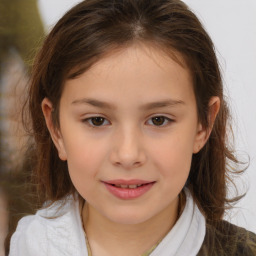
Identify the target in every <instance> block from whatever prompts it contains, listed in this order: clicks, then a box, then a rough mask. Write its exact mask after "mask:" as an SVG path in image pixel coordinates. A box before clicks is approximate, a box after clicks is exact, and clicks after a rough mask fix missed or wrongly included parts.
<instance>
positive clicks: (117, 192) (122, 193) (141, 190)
mask: <svg viewBox="0 0 256 256" xmlns="http://www.w3.org/2000/svg"><path fill="white" fill-rule="evenodd" d="M104 184H105V186H106V188H107V190H108V191H109V192H110V193H111V194H112V195H114V196H116V197H118V198H120V199H125V200H129V199H135V198H138V197H140V196H142V195H144V194H145V193H146V192H147V191H149V190H150V189H151V188H152V186H153V185H154V184H155V183H154V182H152V183H148V184H145V185H143V186H140V187H137V188H119V187H116V186H112V185H110V184H108V183H104Z"/></svg>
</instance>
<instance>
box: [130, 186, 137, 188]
mask: <svg viewBox="0 0 256 256" xmlns="http://www.w3.org/2000/svg"><path fill="white" fill-rule="evenodd" d="M129 188H137V185H129Z"/></svg>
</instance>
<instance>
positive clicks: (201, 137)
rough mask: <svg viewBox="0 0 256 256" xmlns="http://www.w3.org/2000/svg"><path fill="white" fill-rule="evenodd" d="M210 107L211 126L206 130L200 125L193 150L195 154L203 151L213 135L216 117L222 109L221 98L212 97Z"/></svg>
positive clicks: (209, 120)
mask: <svg viewBox="0 0 256 256" xmlns="http://www.w3.org/2000/svg"><path fill="white" fill-rule="evenodd" d="M208 106H209V111H208V122H209V126H208V127H206V128H204V127H203V126H202V124H201V123H199V124H198V129H197V135H196V140H195V143H194V148H193V153H195V154H196V153H198V152H199V151H200V150H201V148H203V146H204V145H205V143H206V142H207V140H208V138H209V136H210V134H211V131H212V128H213V125H214V122H215V119H216V116H217V114H218V112H219V109H220V98H219V97H217V96H214V97H212V98H211V99H210V101H209V104H208Z"/></svg>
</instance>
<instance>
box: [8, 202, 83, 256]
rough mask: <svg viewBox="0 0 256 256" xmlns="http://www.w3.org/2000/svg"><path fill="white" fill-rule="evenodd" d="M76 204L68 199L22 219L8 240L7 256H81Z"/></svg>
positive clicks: (79, 226) (79, 227)
mask: <svg viewBox="0 0 256 256" xmlns="http://www.w3.org/2000/svg"><path fill="white" fill-rule="evenodd" d="M80 221H81V220H80V218H79V207H78V202H75V201H74V200H71V199H68V200H65V203H64V204H63V202H57V203H55V204H53V205H52V206H50V207H47V208H44V209H41V210H39V211H38V212H37V213H36V214H35V215H32V216H26V217H24V218H22V219H21V220H20V221H19V223H18V226H17V229H16V231H15V233H14V234H13V236H12V238H11V243H10V254H9V256H14V255H15V256H25V255H26V256H30V255H31V256H32V255H37V256H41V255H42V256H43V255H56V256H57V255H80V254H79V253H77V254H76V251H78V250H81V248H80V247H81V230H80V229H81V225H80Z"/></svg>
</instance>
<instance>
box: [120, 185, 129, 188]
mask: <svg viewBox="0 0 256 256" xmlns="http://www.w3.org/2000/svg"><path fill="white" fill-rule="evenodd" d="M120 187H121V188H128V185H120Z"/></svg>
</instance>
